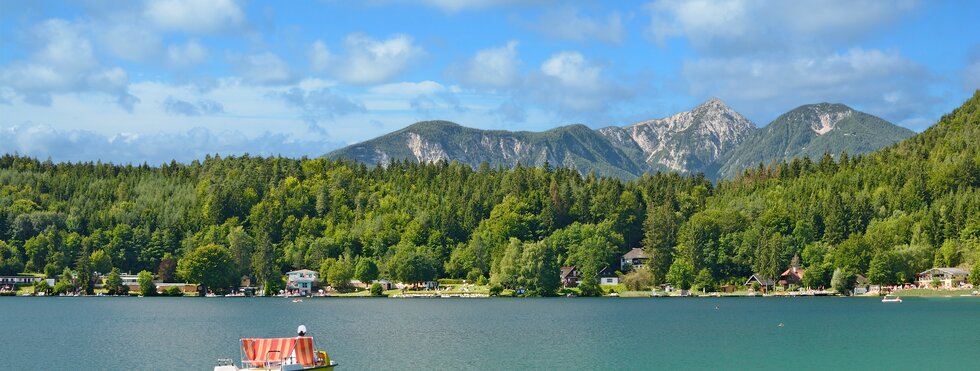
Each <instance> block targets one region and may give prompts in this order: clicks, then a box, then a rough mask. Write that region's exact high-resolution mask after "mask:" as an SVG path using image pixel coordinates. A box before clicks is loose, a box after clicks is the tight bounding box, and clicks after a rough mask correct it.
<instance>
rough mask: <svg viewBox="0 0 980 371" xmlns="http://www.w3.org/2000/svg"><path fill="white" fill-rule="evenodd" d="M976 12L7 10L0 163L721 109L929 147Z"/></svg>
mask: <svg viewBox="0 0 980 371" xmlns="http://www.w3.org/2000/svg"><path fill="white" fill-rule="evenodd" d="M978 14H980V2H976V1H906V0H895V1H878V0H871V1H863V0H841V1H838V0H825V1H756V0H733V1H704V0H692V1H671V0H654V1H560V2H559V1H546V0H523V1H520V0H457V1H452V0H415V1H412V0H363V1H358V2H351V1H340V0H336V1H330V0H324V1H258V0H251V1H235V0H210V1H205V0H193V1H192V0H158V1H145V2H144V1H125V2H121V1H101V0H83V1H65V2H61V1H46V0H41V1H31V2H25V1H14V0H0V152H3V153H18V154H21V155H29V156H35V157H38V158H41V159H48V158H50V159H52V160H54V161H96V160H101V161H103V162H115V163H143V162H147V163H149V164H151V165H153V164H160V163H165V162H169V161H170V160H172V159H176V160H177V161H181V162H187V161H192V160H194V159H201V158H203V157H204V156H205V155H207V154H220V155H240V154H244V153H250V154H253V155H283V156H289V157H300V156H309V157H314V156H319V155H323V154H325V153H327V152H329V151H331V150H333V149H337V148H340V147H342V146H344V145H347V144H352V143H356V142H360V141H364V140H368V139H371V138H373V137H376V136H379V135H383V134H385V133H388V132H391V131H394V130H398V129H400V128H403V127H405V126H408V125H410V124H412V123H414V122H417V121H422V120H432V119H441V120H449V121H453V122H456V123H459V124H461V125H464V126H469V127H476V128H483V129H503V130H531V131H541V130H547V129H550V128H554V127H557V126H561V125H568V124H573V123H582V124H585V125H588V126H590V127H593V128H599V127H605V126H610V125H618V126H624V125H629V124H631V123H635V122H639V121H643V120H649V119H654V118H660V117H665V116H669V115H671V114H674V113H676V112H680V111H685V110H689V109H691V108H692V107H694V106H697V105H698V104H700V103H701V102H703V101H705V100H707V99H709V98H711V97H717V98H720V99H722V100H723V101H725V102H726V103H728V104H729V105H730V106H731V107H732V108H734V109H735V110H737V111H739V112H741V113H742V114H743V115H745V116H746V117H747V118H749V119H750V120H752V121H753V122H754V123H755V124H756V125H757V126H760V127H762V126H765V125H766V124H768V123H769V122H770V121H772V120H773V119H775V118H776V117H777V116H779V115H780V114H781V113H784V112H787V111H789V110H791V109H793V108H795V107H797V106H799V105H802V104H809V103H819V102H833V103H844V104H847V105H849V106H851V107H852V108H855V109H858V110H861V111H864V112H867V113H870V114H873V115H876V116H879V117H882V118H884V119H886V120H889V121H891V122H893V123H895V124H898V125H901V126H904V127H907V128H910V129H912V130H915V131H922V130H924V129H925V128H927V127H928V126H929V125H931V124H933V123H934V122H935V121H936V120H938V119H939V117H941V116H942V115H943V114H944V113H947V112H949V111H950V110H952V109H953V108H955V107H957V106H959V105H960V104H961V103H962V102H963V101H965V100H966V99H967V98H969V97H970V96H971V95H972V94H973V92H974V91H975V90H976V89H978V88H980V29H977V28H976V25H975V24H976V21H975V19H973V18H974V17H976V16H977V15H978Z"/></svg>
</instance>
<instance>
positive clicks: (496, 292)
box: [490, 285, 504, 296]
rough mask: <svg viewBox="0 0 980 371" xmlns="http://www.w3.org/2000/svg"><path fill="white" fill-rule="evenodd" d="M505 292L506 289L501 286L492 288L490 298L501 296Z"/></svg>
mask: <svg viewBox="0 0 980 371" xmlns="http://www.w3.org/2000/svg"><path fill="white" fill-rule="evenodd" d="M502 292H504V287H503V286H500V285H493V286H490V296H499V295H500V293H502Z"/></svg>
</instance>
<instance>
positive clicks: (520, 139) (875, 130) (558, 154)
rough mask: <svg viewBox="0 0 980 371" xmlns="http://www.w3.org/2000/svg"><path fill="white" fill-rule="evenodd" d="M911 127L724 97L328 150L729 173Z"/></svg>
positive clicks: (876, 143) (632, 171)
mask: <svg viewBox="0 0 980 371" xmlns="http://www.w3.org/2000/svg"><path fill="white" fill-rule="evenodd" d="M913 134H914V133H913V132H912V131H911V130H908V129H905V128H902V127H899V126H896V125H894V124H891V123H889V122H888V121H885V120H883V119H881V118H878V117H875V116H872V115H870V114H867V113H864V112H860V111H856V110H854V109H851V108H850V107H848V106H846V105H843V104H830V103H819V104H808V105H803V106H800V107H797V108H795V109H793V110H791V111H789V112H787V113H785V114H783V115H780V116H779V117H778V118H776V119H775V120H774V121H772V122H771V123H770V124H769V125H766V126H765V127H763V128H757V127H756V125H755V124H754V123H753V122H752V121H750V120H748V119H747V118H745V117H744V116H742V115H741V114H740V113H738V112H737V111H735V110H734V109H732V108H731V107H729V106H728V105H726V104H725V103H724V102H722V101H721V100H719V99H716V98H712V99H709V100H708V101H706V102H704V103H703V104H701V105H699V106H697V107H695V108H694V109H692V110H690V111H686V112H680V113H677V114H674V115H672V116H669V117H665V118H660V119H655V120H648V121H643V122H639V123H635V124H632V125H629V126H622V127H621V126H610V127H605V128H600V129H597V130H593V129H590V128H589V127H587V126H585V125H581V124H575V125H568V126H561V127H557V128H554V129H551V130H548V131H544V132H529V131H505V130H481V129H474V128H467V127H463V126H461V125H458V124H456V123H452V122H448V121H423V122H418V123H415V124H413V125H410V126H408V127H406V128H404V129H401V130H397V131H394V132H392V133H389V134H386V135H382V136H380V137H377V138H374V139H371V140H368V141H365V142H361V143H357V144H353V145H350V146H347V147H344V148H341V149H338V150H336V151H333V152H331V153H329V154H327V155H326V156H327V157H328V158H347V159H352V160H355V161H360V162H364V163H367V164H385V163H388V162H390V161H392V160H396V159H397V160H413V161H419V162H432V161H439V160H455V161H459V162H461V163H465V164H469V165H471V166H474V167H475V166H479V165H480V164H481V163H484V162H485V163H487V164H489V165H490V166H494V167H495V166H503V167H511V166H514V165H516V164H518V163H520V164H523V165H534V166H541V165H543V164H545V163H546V162H547V163H549V164H551V165H554V166H566V167H572V168H575V169H578V170H579V171H582V172H583V173H584V172H588V171H591V170H594V171H595V172H596V174H597V175H604V176H614V177H619V178H623V179H632V178H635V177H638V176H640V175H642V174H643V173H647V172H650V173H652V172H657V171H674V172H680V173H693V172H702V173H704V174H705V175H706V176H708V177H711V178H716V179H717V178H731V177H734V176H735V175H737V174H738V173H739V172H741V171H742V170H744V169H745V168H747V167H751V166H757V165H758V164H760V163H763V164H768V163H771V162H774V161H782V160H787V159H792V158H794V157H801V156H810V157H811V158H816V157H819V156H822V155H823V154H824V153H830V154H831V155H838V154H840V153H841V152H847V153H848V154H862V153H867V152H871V151H874V150H876V149H879V148H882V147H885V146H888V145H890V144H893V143H895V142H898V141H901V140H903V139H906V138H908V137H911V136H912V135H913Z"/></svg>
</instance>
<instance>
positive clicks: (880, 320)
mask: <svg viewBox="0 0 980 371" xmlns="http://www.w3.org/2000/svg"><path fill="white" fill-rule="evenodd" d="M716 306H717V307H718V309H715V307H716ZM0 315H2V321H3V322H2V327H0V369H11V370H67V369H72V370H211V369H212V368H213V367H214V364H215V361H216V359H218V358H233V359H235V360H236V363H237V360H238V358H239V350H238V339H239V338H242V337H285V336H293V335H295V330H296V327H297V325H299V324H305V325H306V327H307V328H308V329H309V330H310V333H311V334H313V335H314V336H315V337H316V340H317V343H318V345H319V346H321V347H324V348H326V349H327V351H328V352H329V354H330V356H331V358H333V359H334V360H336V361H337V362H339V363H340V367H338V370H398V369H411V370H430V369H435V370H459V369H470V370H475V369H481V370H486V369H491V370H513V369H535V370H542V369H549V370H551V369H572V370H588V369H608V370H627V369H678V368H683V369H690V368H694V369H773V370H775V369H786V368H802V369H830V368H842V369H937V368H940V367H956V368H970V367H977V365H978V364H980V298H906V299H905V302H904V303H888V304H885V303H881V302H880V299H877V298H834V297H824V298H650V299H626V298H619V299H616V298H542V299H508V298H492V299H370V298H316V299H306V300H305V302H303V303H292V302H291V301H290V300H288V299H282V298H162V297H161V298H128V297H127V298H108V297H77V298H59V297H50V298H42V297H38V298H20V297H16V298H15V297H0ZM780 323H783V326H782V327H780V326H779V324H780ZM970 365H972V366H970Z"/></svg>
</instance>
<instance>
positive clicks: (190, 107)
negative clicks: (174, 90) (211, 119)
mask: <svg viewBox="0 0 980 371" xmlns="http://www.w3.org/2000/svg"><path fill="white" fill-rule="evenodd" d="M163 109H164V111H167V113H170V114H174V115H181V116H201V115H213V114H218V113H224V111H225V108H224V106H223V105H222V104H221V103H219V102H217V101H214V100H210V99H199V100H198V101H197V102H189V101H186V100H180V99H177V98H174V97H173V96H168V97H167V99H166V100H164V101H163Z"/></svg>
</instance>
